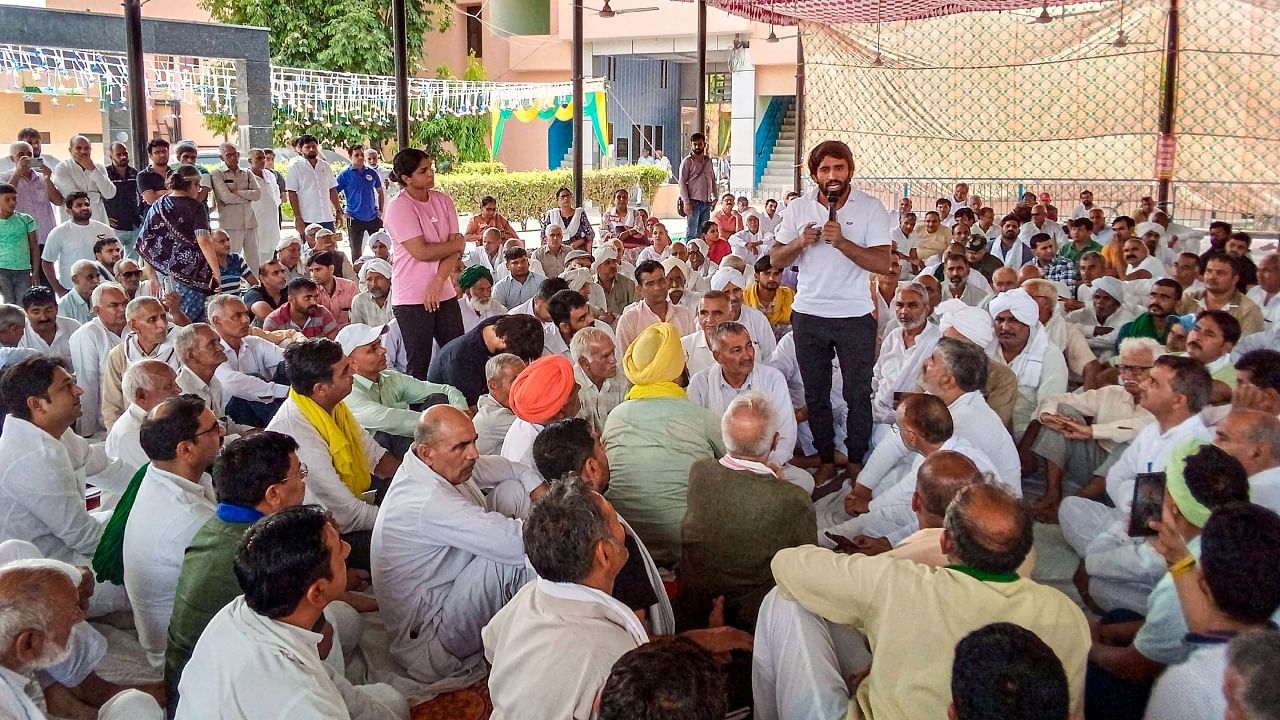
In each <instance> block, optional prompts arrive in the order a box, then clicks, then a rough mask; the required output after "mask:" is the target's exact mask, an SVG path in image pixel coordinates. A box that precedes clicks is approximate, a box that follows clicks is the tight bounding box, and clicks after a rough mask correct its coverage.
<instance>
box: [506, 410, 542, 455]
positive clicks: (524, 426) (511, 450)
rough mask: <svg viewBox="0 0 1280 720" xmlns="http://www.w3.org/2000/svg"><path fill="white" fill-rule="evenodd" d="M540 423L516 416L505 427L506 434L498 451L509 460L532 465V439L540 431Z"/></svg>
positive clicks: (534, 438)
mask: <svg viewBox="0 0 1280 720" xmlns="http://www.w3.org/2000/svg"><path fill="white" fill-rule="evenodd" d="M542 427H543V426H542V425H538V424H536V423H531V422H528V421H527V420H521V419H520V418H518V417H517V418H516V419H515V421H514V422H512V423H511V427H509V428H507V436H506V438H504V439H503V441H502V452H500V453H498V454H499V455H501V456H502V457H504V458H506V459H508V460H510V461H511V462H518V463H521V464H524V465H528V466H529V467H533V441H534V440H536V439H537V437H538V433H540V432H542Z"/></svg>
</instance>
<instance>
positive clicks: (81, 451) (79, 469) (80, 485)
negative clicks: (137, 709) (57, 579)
mask: <svg viewBox="0 0 1280 720" xmlns="http://www.w3.org/2000/svg"><path fill="white" fill-rule="evenodd" d="M82 393H83V391H82V390H80V388H79V387H77V386H76V384H75V378H74V377H73V376H72V375H71V373H70V372H68V371H67V369H66V363H64V362H63V361H62V360H60V359H58V358H54V357H50V356H47V355H37V356H35V357H30V358H27V359H26V360H23V361H21V362H19V363H17V364H16V365H14V366H12V367H11V368H10V369H9V370H8V371H6V372H5V373H4V374H3V375H0V398H3V399H4V402H5V405H6V409H7V411H8V415H7V416H6V417H5V421H4V431H3V433H0V457H3V458H5V462H4V463H3V465H2V466H0V541H4V540H23V541H26V542H29V543H31V544H33V545H35V546H36V548H37V549H38V550H39V551H40V554H41V555H42V556H44V557H47V558H50V559H53V560H62V561H64V562H70V563H74V564H77V565H85V564H88V559H89V558H91V557H93V555H94V553H95V552H96V551H97V549H98V543H99V541H100V540H101V539H102V531H103V523H105V522H106V519H107V518H106V517H100V516H94V515H90V514H89V512H88V511H87V510H86V509H85V493H84V487H85V483H86V482H91V483H93V484H95V485H98V486H100V487H104V488H110V489H112V490H114V491H117V492H123V491H124V489H125V488H126V487H127V486H128V484H129V480H130V478H131V477H132V471H130V470H129V469H128V468H126V467H125V466H124V465H123V463H119V462H113V461H112V460H110V459H109V458H108V457H107V455H106V453H105V452H103V451H102V448H101V447H98V446H91V445H90V444H89V443H88V441H86V440H85V439H84V438H82V437H80V436H79V435H76V434H75V432H74V431H72V429H71V428H72V426H73V425H74V424H75V421H76V418H78V417H79V416H80V395H81V394H82ZM128 607H129V602H128V598H127V597H126V595H125V590H124V587H123V586H121V585H114V584H111V583H103V584H101V585H99V586H98V589H97V592H95V593H94V597H93V598H92V600H91V601H90V603H89V607H88V614H89V616H90V617H97V616H99V615H104V614H106V613H109V612H113V611H116V610H123V609H127V608H128Z"/></svg>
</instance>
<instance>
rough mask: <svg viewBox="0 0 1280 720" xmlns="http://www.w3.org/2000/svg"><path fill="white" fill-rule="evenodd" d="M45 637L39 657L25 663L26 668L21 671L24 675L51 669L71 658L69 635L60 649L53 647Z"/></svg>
mask: <svg viewBox="0 0 1280 720" xmlns="http://www.w3.org/2000/svg"><path fill="white" fill-rule="evenodd" d="M45 637H46V642H45V644H44V648H43V649H42V650H41V651H40V657H38V658H36V659H35V660H32V661H31V662H29V663H27V666H26V667H25V668H23V669H22V672H23V673H24V674H25V673H29V672H34V671H36V670H44V669H46V668H50V667H53V666H54V665H57V664H59V663H61V662H63V661H65V660H66V659H67V658H69V657H71V636H70V635H68V636H67V642H66V643H64V644H63V645H62V646H61V647H58V646H56V645H54V644H53V643H52V642H51V641H48V640H47V638H48V635H46V636H45Z"/></svg>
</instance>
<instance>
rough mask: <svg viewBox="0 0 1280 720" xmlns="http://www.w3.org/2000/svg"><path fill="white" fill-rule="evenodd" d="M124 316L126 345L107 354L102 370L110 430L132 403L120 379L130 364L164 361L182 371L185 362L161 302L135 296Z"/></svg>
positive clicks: (105, 422)
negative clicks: (180, 355)
mask: <svg viewBox="0 0 1280 720" xmlns="http://www.w3.org/2000/svg"><path fill="white" fill-rule="evenodd" d="M124 316H125V324H126V325H128V326H129V329H128V330H127V331H125V334H124V342H121V343H120V344H119V345H117V346H115V347H114V348H112V349H111V351H110V352H108V353H107V362H106V365H105V366H104V367H103V370H102V424H103V425H105V426H106V427H107V429H108V430H110V429H111V426H112V425H114V424H115V421H116V418H118V417H120V415H122V414H123V413H124V409H125V407H127V406H128V404H129V403H128V401H127V400H125V399H124V395H123V393H121V390H120V380H121V379H122V378H123V377H124V371H125V370H127V369H128V368H129V366H130V365H132V364H133V363H135V362H137V361H139V360H143V359H147V358H150V359H154V360H159V361H161V362H163V363H164V364H166V365H168V366H169V367H171V368H173V369H174V371H175V372H176V371H178V370H179V369H181V368H182V361H181V360H179V359H178V353H177V351H175V350H174V349H173V343H172V342H171V341H170V339H169V316H168V314H167V313H166V312H165V309H164V305H163V304H161V303H160V301H159V300H157V299H155V298H153V297H136V298H134V299H132V300H130V301H129V304H128V305H126V306H125V308H124Z"/></svg>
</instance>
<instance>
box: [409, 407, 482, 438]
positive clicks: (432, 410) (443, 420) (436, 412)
mask: <svg viewBox="0 0 1280 720" xmlns="http://www.w3.org/2000/svg"><path fill="white" fill-rule="evenodd" d="M462 427H474V426H472V424H471V418H468V417H467V414H466V413H464V412H462V411H461V410H459V409H458V408H456V407H453V406H452V405H432V406H431V407H429V408H427V409H426V410H424V411H423V413H422V415H421V416H419V417H418V424H417V426H415V427H414V430H413V441H414V442H415V443H417V444H419V445H427V446H432V445H435V444H437V443H438V442H439V441H440V438H441V437H442V436H444V435H448V434H450V433H451V432H453V431H456V430H458V429H460V428H462Z"/></svg>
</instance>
